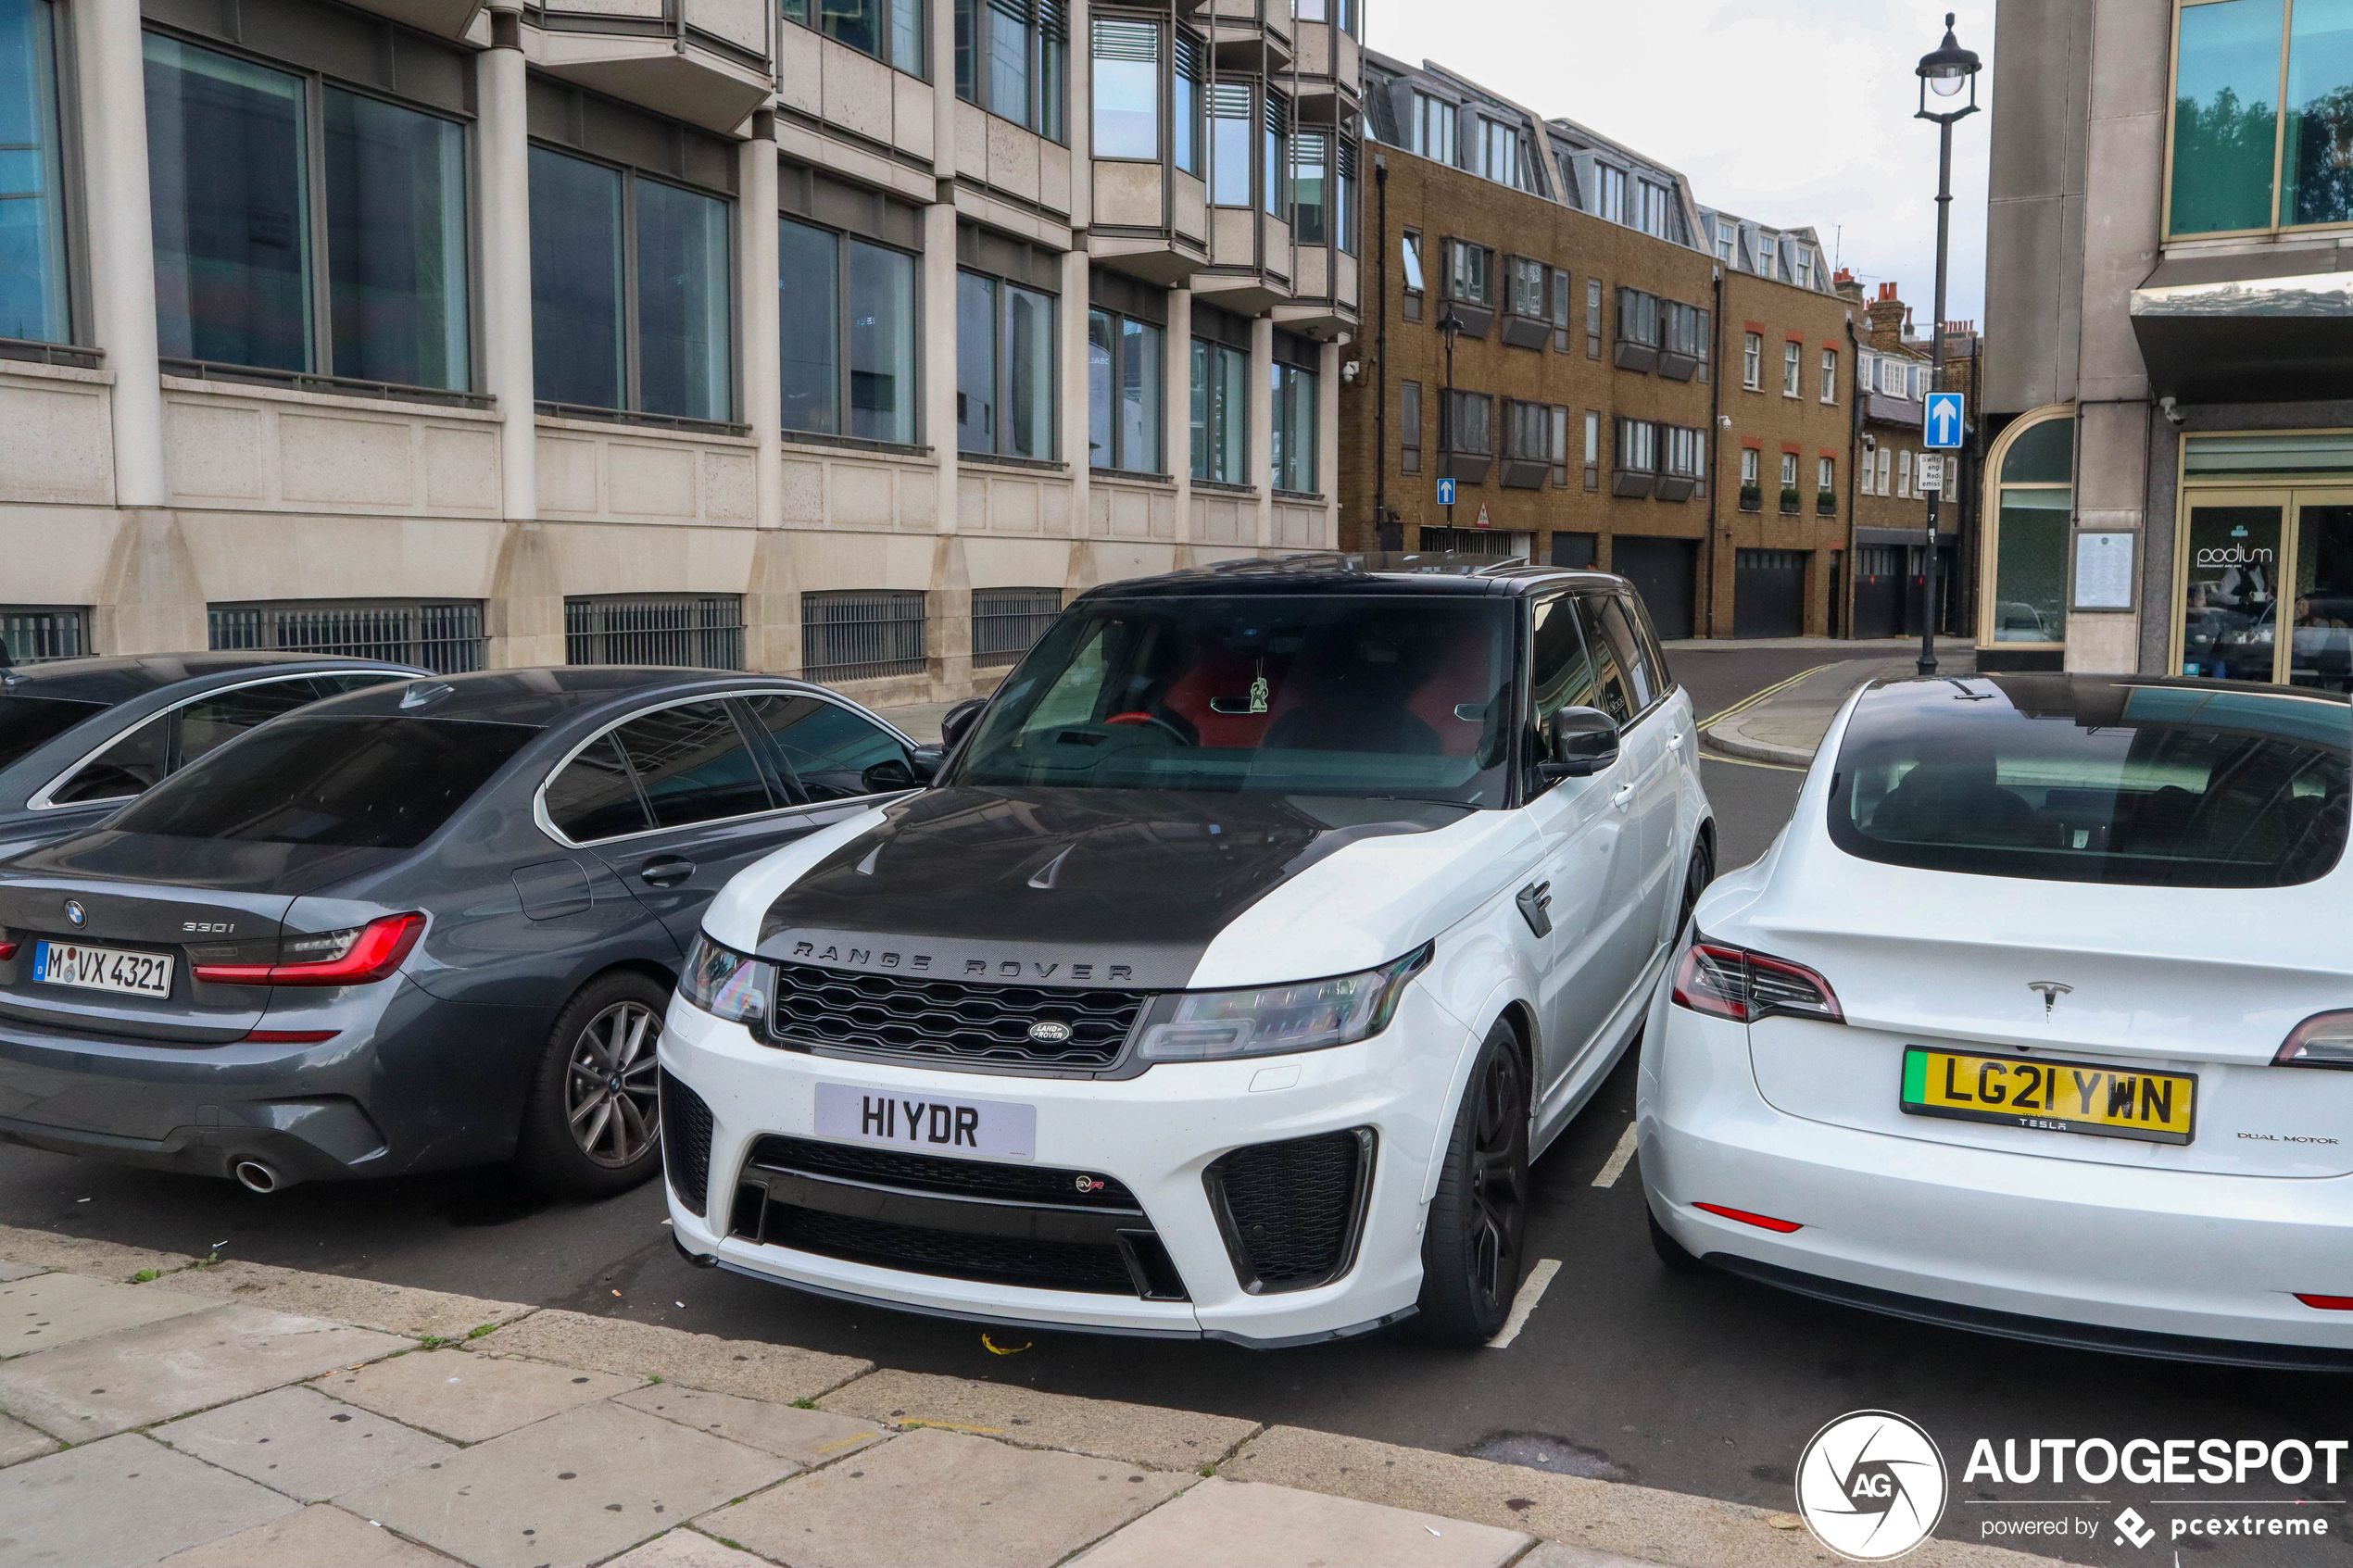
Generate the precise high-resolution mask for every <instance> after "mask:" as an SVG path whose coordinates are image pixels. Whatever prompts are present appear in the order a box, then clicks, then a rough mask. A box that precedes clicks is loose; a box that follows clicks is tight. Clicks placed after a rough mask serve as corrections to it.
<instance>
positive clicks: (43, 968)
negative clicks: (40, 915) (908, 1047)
mask: <svg viewBox="0 0 2353 1568" xmlns="http://www.w3.org/2000/svg"><path fill="white" fill-rule="evenodd" d="M32 978H33V980H34V981H35V982H36V983H37V984H40V985H77V986H80V987H81V988H82V990H85V991H128V992H130V993H131V994H132V996H134V997H169V996H170V995H171V960H170V958H169V957H167V956H166V955H164V954H161V953H129V952H125V951H123V950H122V949H121V948H120V947H82V945H81V944H80V943H78V942H35V943H34V944H33V945H32Z"/></svg>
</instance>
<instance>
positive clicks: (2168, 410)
mask: <svg viewBox="0 0 2353 1568" xmlns="http://www.w3.org/2000/svg"><path fill="white" fill-rule="evenodd" d="M2157 406H2158V408H2162V409H2163V410H2165V417H2166V418H2167V419H2168V420H2171V421H2172V422H2173V423H2175V424H2177V425H2178V424H2184V423H2187V422H2188V421H2187V420H2184V419H2183V417H2182V414H2181V412H2180V411H2179V410H2178V409H2176V408H2174V407H2173V399H2171V397H2160V398H2158V400H2157Z"/></svg>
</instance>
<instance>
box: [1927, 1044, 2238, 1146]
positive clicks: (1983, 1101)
mask: <svg viewBox="0 0 2353 1568" xmlns="http://www.w3.org/2000/svg"><path fill="white" fill-rule="evenodd" d="M1902 1106H1903V1110H1904V1111H1905V1113H1906V1115H1910V1116H1945V1117H1951V1118H1953V1119H1954V1120H1956V1121H1961V1122H1992V1123H1996V1124H1998V1125H2000V1126H2005V1127H2033V1128H2037V1129H2039V1130H2041V1131H2043V1132H2048V1133H2083V1134H2087V1135H2090V1136H2092V1137H2096V1138H2138V1139H2140V1140H2142V1141H2143V1142H2145V1143H2176V1144H2179V1143H2187V1142H2189V1141H2190V1136H2191V1134H2192V1132H2193V1131H2194V1130H2195V1128H2196V1111H2197V1076H2196V1074H2195V1073H2140V1072H2125V1071H2123V1070H2121V1069H2119V1068H2117V1067H2114V1066H2108V1065H2103V1064H2100V1063H2096V1062H2088V1061H2045V1060H2040V1059H2037V1060H2032V1061H2028V1060H2024V1059H2022V1058H2019V1057H2009V1056H1977V1055H1974V1054H1971V1053H1969V1052H1966V1051H1940V1050H1931V1049H1930V1048H1929V1047H1925V1046H1906V1047H1904V1096H1903V1100H1902Z"/></svg>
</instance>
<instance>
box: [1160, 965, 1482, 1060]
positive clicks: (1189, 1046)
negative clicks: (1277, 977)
mask: <svg viewBox="0 0 2353 1568" xmlns="http://www.w3.org/2000/svg"><path fill="white" fill-rule="evenodd" d="M1435 948H1436V945H1435V944H1434V943H1429V942H1425V943H1423V944H1422V945H1421V946H1420V947H1416V948H1415V949H1414V950H1413V951H1412V952H1410V953H1408V954H1406V955H1405V956H1404V957H1403V958H1402V959H1397V960H1392V961H1390V962H1389V963H1385V964H1383V965H1381V966H1380V967H1379V968H1378V969H1367V970H1360V971H1358V972H1356V973H1354V974H1341V975H1335V976H1333V977H1332V978H1331V979H1329V980H1302V981H1299V982H1297V983H1295V984H1292V985H1261V986H1255V987H1253V988H1252V989H1250V990H1247V991H1173V992H1169V993H1167V994H1165V995H1164V996H1161V997H1155V998H1153V1000H1152V1003H1151V1010H1150V1011H1149V1012H1148V1013H1146V1014H1145V1018H1144V1032H1143V1035H1142V1036H1141V1037H1140V1038H1139V1041H1138V1043H1137V1046H1136V1055H1137V1056H1138V1057H1139V1059H1140V1060H1145V1061H1226V1060H1232V1059H1233V1058H1236V1057H1245V1056H1280V1055H1284V1054H1287V1053H1289V1052H1291V1051H1314V1050H1322V1049H1324V1048H1326V1047H1330V1046H1347V1045H1353V1044H1354V1043H1355V1042H1357V1041H1358V1040H1364V1039H1369V1038H1371V1037H1372V1036H1373V1035H1378V1034H1379V1033H1380V1032H1381V1031H1382V1030H1384V1029H1386V1028H1388V1027H1389V1021H1390V1019H1391V1018H1393V1017H1395V1016H1396V1014H1397V1003H1398V999H1399V998H1400V997H1402V996H1403V994H1404V991H1405V985H1406V983H1407V982H1408V981H1410V980H1412V979H1413V978H1414V976H1416V974H1419V973H1420V972H1422V970H1423V969H1424V967H1426V966H1427V965H1428V962H1429V960H1430V954H1431V953H1432V952H1433V951H1434V950H1435Z"/></svg>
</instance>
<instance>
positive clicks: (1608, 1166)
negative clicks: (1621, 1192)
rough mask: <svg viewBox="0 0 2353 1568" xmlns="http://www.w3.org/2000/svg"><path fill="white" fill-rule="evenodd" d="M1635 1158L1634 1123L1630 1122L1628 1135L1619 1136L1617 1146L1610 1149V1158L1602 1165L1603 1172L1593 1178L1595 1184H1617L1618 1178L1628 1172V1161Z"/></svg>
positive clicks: (1603, 1185)
mask: <svg viewBox="0 0 2353 1568" xmlns="http://www.w3.org/2000/svg"><path fill="white" fill-rule="evenodd" d="M1633 1158H1634V1123H1631V1122H1629V1123H1626V1135H1625V1136H1624V1137H1621V1138H1619V1139H1618V1140H1617V1148H1614V1149H1611V1150H1610V1151H1609V1160H1608V1161H1607V1162H1606V1163H1604V1165H1603V1166H1602V1170H1601V1174H1599V1175H1597V1176H1595V1177H1594V1178H1593V1185H1595V1186H1597V1187H1614V1186H1616V1185H1617V1178H1618V1177H1620V1176H1622V1175H1624V1174H1625V1173H1626V1164H1627V1161H1629V1160H1632V1159H1633Z"/></svg>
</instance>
